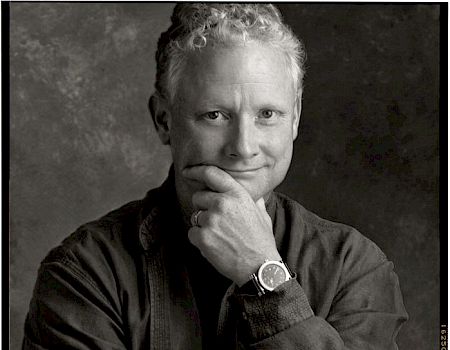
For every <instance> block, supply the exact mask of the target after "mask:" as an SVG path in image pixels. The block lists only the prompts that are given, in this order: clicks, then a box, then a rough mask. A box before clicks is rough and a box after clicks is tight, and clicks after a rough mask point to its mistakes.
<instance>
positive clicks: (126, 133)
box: [10, 3, 439, 349]
mask: <svg viewBox="0 0 450 350" xmlns="http://www.w3.org/2000/svg"><path fill="white" fill-rule="evenodd" d="M172 7H173V5H172V4H167V3H165V4H119V3H103V4H94V3H42V4H41V3H12V4H11V51H10V58H11V147H10V152H11V168H10V178H11V181H10V196H11V203H10V210H11V221H10V222H11V232H10V244H11V276H10V297H11V348H12V349H19V347H20V346H19V344H20V342H21V338H22V334H23V331H22V328H23V322H24V318H25V314H26V311H27V308H28V302H29V299H30V296H31V292H32V288H33V284H34V281H35V278H36V272H37V268H38V265H39V262H40V261H41V260H42V259H43V257H44V256H45V254H46V253H47V252H48V250H49V249H50V248H51V247H53V246H55V245H57V244H58V243H59V242H60V241H61V240H62V239H63V238H64V237H65V236H66V235H68V234H69V233H70V232H72V231H73V230H75V229H76V228H77V227H78V226H79V225H80V224H82V223H84V222H86V221H88V220H92V219H95V218H97V217H99V216H100V215H102V214H104V213H106V212H107V211H109V210H111V209H113V208H116V207H118V206H120V205H121V204H123V203H125V202H127V201H129V200H132V199H137V198H140V197H142V196H143V195H144V194H145V192H146V190H147V189H149V188H151V187H154V186H157V185H158V184H160V183H161V181H162V180H163V179H164V177H165V175H166V173H167V169H168V167H169V164H170V160H169V157H170V155H169V152H168V149H166V148H164V147H163V146H161V145H160V143H159V140H158V139H157V136H156V133H155V131H154V130H153V125H152V122H151V119H150V117H149V115H148V112H147V108H146V104H147V98H148V96H149V94H150V93H151V92H152V86H153V81H154V74H155V64H154V58H153V57H154V56H153V55H154V51H155V46H156V41H157V38H158V36H159V33H160V32H161V31H162V30H164V29H166V28H167V26H168V25H169V15H170V12H171V9H172ZM281 8H282V11H283V13H284V15H285V17H286V20H287V21H288V22H289V23H290V24H291V26H292V27H293V29H294V30H295V32H296V33H297V34H298V35H299V36H300V37H302V38H303V40H304V43H305V45H306V47H307V51H308V61H307V69H308V71H307V77H306V87H305V93H304V106H303V115H302V118H303V119H302V121H301V136H300V138H299V139H298V140H297V141H296V144H295V154H294V161H293V166H292V168H291V170H290V172H289V174H288V177H287V179H286V181H285V183H284V184H283V185H282V186H281V191H283V192H287V193H288V194H290V195H291V196H292V197H294V198H295V199H297V200H298V201H300V202H301V203H303V204H304V205H305V206H306V207H307V208H309V209H311V210H312V211H314V212H316V213H318V214H319V215H321V216H323V217H326V218H328V219H332V220H337V221H340V222H345V223H348V224H351V225H353V226H355V227H357V228H358V229H359V230H360V231H362V232H363V233H364V234H365V235H367V236H368V237H370V238H371V239H372V240H374V241H375V242H376V243H377V244H378V245H379V246H380V247H381V248H382V249H383V250H384V251H385V252H386V254H387V255H388V256H389V257H390V259H391V260H392V261H393V262H394V264H395V266H396V271H397V273H398V275H399V277H400V282H401V286H402V290H403V295H404V299H405V304H406V308H407V310H408V312H409V314H410V321H409V322H408V323H407V324H406V325H405V326H404V328H403V330H402V332H401V334H400V336H399V345H400V348H401V349H435V348H437V346H438V340H439V339H438V331H439V267H438V262H439V241H438V200H439V197H438V170H439V169H438V127H439V120H438V100H439V94H438V92H439V90H438V86H439V7H438V5H382V4H379V5H368V4H365V5H349V4H347V5H336V4H334V5H330V4H328V5H322V4H308V5H304V4H303V5H301V4H289V5H281Z"/></svg>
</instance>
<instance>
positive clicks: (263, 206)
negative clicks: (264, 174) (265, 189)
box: [255, 197, 272, 226]
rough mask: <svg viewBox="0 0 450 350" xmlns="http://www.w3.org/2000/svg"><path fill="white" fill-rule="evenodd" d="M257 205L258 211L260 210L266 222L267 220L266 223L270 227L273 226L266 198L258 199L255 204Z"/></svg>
mask: <svg viewBox="0 0 450 350" xmlns="http://www.w3.org/2000/svg"><path fill="white" fill-rule="evenodd" d="M255 204H256V206H257V207H258V209H259V211H260V213H261V215H262V216H263V217H264V220H266V222H267V223H268V224H269V225H271V226H272V219H271V217H270V215H269V213H268V212H267V209H266V204H265V202H264V198H263V197H261V198H260V199H258V200H257V201H256V202H255Z"/></svg>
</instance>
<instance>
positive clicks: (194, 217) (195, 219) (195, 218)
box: [191, 210, 203, 227]
mask: <svg viewBox="0 0 450 350" xmlns="http://www.w3.org/2000/svg"><path fill="white" fill-rule="evenodd" d="M202 211H203V210H197V211H196V212H194V214H192V216H191V225H192V226H199V227H200V225H199V223H198V216H199V215H200V214H201V212H202Z"/></svg>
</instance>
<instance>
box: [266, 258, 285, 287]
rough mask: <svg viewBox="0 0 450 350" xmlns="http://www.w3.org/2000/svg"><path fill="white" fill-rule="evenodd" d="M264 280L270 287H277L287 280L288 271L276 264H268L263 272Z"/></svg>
mask: <svg viewBox="0 0 450 350" xmlns="http://www.w3.org/2000/svg"><path fill="white" fill-rule="evenodd" d="M261 277H262V280H263V282H264V283H265V284H266V285H267V286H268V287H270V288H276V287H277V286H279V285H280V284H281V283H283V282H285V281H286V273H285V272H284V270H283V269H282V268H281V267H280V266H278V265H275V264H270V265H267V266H266V267H265V268H264V270H263V271H262V273H261Z"/></svg>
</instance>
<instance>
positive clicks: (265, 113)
mask: <svg viewBox="0 0 450 350" xmlns="http://www.w3.org/2000/svg"><path fill="white" fill-rule="evenodd" d="M274 115H275V112H274V111H272V110H270V109H264V110H262V111H261V117H262V118H264V119H270V118H272V117H273V116H274Z"/></svg>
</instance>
